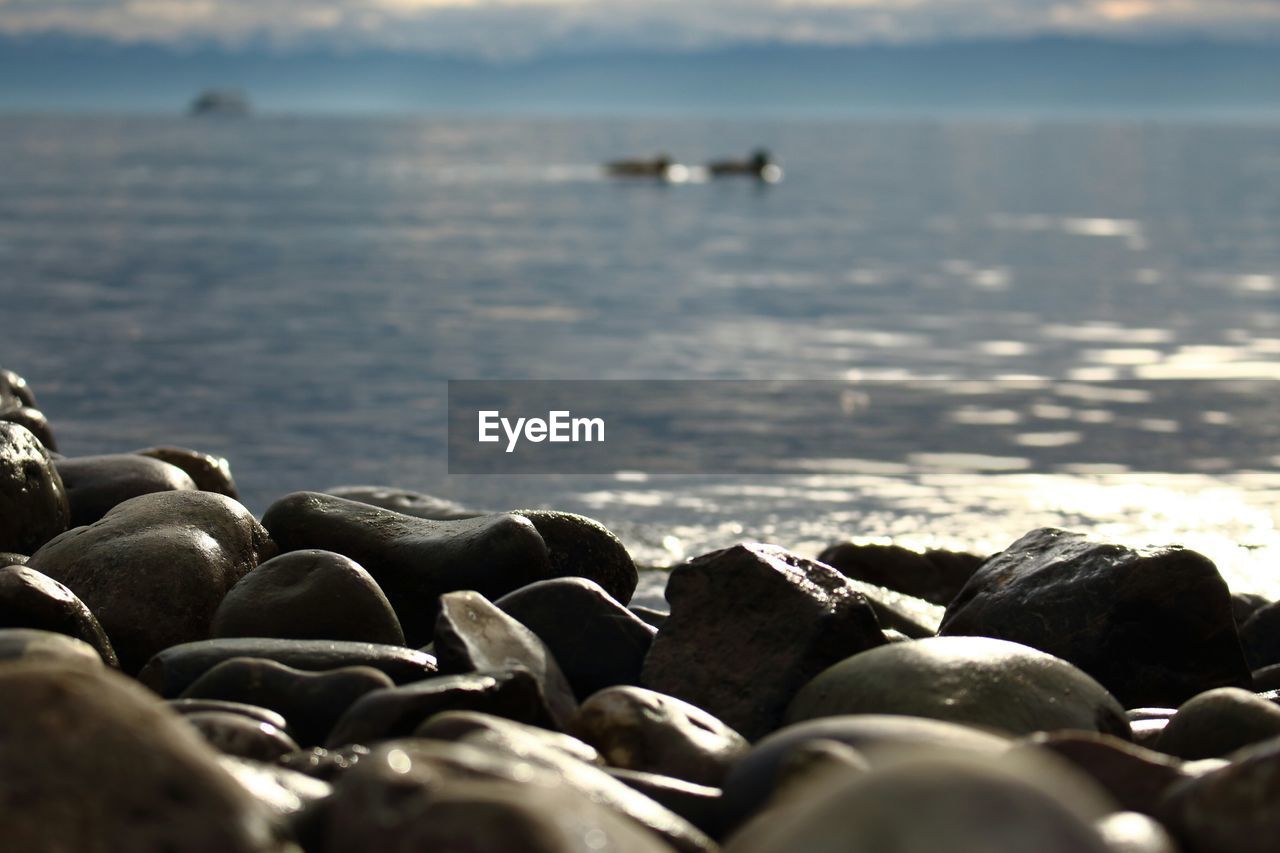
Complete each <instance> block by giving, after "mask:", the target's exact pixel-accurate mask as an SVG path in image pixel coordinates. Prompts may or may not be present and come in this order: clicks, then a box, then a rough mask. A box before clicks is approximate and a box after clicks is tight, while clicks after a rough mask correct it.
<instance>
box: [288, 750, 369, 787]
mask: <svg viewBox="0 0 1280 853" xmlns="http://www.w3.org/2000/svg"><path fill="white" fill-rule="evenodd" d="M369 752H370V749H369V747H367V746H364V745H363V744H358V743H353V744H348V745H347V746H344V747H341V748H339V749H325V748H324V747H321V746H317V747H312V748H311V749H300V750H298V751H297V752H291V753H289V754H288V755H282V756H280V757H279V758H278V759H276V764H278V765H280V766H281V767H284V768H287V769H289V770H295V771H297V772H298V773H305V774H306V775H308V776H311V777H312V778H315V779H321V780H323V781H325V782H334V781H336V780H337V778H338V777H339V776H341V775H342V774H343V773H346V772H347V771H348V770H350V769H351V768H352V767H355V766H356V765H357V764H358V763H360V760H361V759H363V758H365V757H366V756H367V755H369Z"/></svg>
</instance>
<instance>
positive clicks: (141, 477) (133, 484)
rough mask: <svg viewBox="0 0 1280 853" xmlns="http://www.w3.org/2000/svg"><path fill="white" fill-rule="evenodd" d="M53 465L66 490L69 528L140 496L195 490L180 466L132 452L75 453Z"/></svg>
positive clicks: (89, 522)
mask: <svg viewBox="0 0 1280 853" xmlns="http://www.w3.org/2000/svg"><path fill="white" fill-rule="evenodd" d="M54 465H55V466H56V467H57V469H58V476H60V477H62V483H63V485H64V486H66V489H67V502H68V503H69V504H70V506H71V526H72V527H80V526H81V525H85V524H93V523H94V522H95V521H97V520H99V519H100V518H102V517H103V516H104V515H106V514H107V513H108V512H109V511H110V510H111V508H112V507H114V506H117V505H118V504H121V503H123V502H124V501H127V500H129V498H136V497H138V496H139V495H149V494H154V493H156V492H193V491H195V490H196V484H195V483H194V482H192V480H191V478H190V477H188V476H187V474H186V472H185V471H183V470H182V469H181V468H178V467H176V466H173V465H170V464H169V463H167V462H161V461H160V460H159V459H148V458H147V457H145V456H135V455H134V454H132V453H115V454H110V455H107V456H77V457H72V458H68V459H59V460H58V461H57V462H55V463H54Z"/></svg>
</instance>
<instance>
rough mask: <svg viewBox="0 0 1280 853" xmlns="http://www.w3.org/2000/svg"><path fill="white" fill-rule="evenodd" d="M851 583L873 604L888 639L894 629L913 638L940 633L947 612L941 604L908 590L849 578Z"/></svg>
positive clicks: (904, 635)
mask: <svg viewBox="0 0 1280 853" xmlns="http://www.w3.org/2000/svg"><path fill="white" fill-rule="evenodd" d="M849 584H850V585H851V586H852V587H853V589H854V591H855V592H858V593H859V594H861V595H862V597H863V598H865V599H866V600H867V603H868V604H870V605H871V609H872V610H874V611H875V614H876V620H877V621H878V622H879V623H880V627H881V628H883V629H884V634H885V638H886V639H889V632H890V631H895V632H897V633H899V634H901V635H902V636H903V637H907V638H909V639H912V640H920V639H924V638H925V637H932V636H933V635H934V634H937V633H938V626H939V625H941V624H942V616H943V614H944V613H945V612H946V611H945V610H943V608H941V607H939V606H938V605H936V604H930V603H929V602H927V601H925V600H924V599H923V598H916V597H914V596H911V595H907V594H906V593H904V592H895V591H894V590H892V589H886V588H885V587H882V586H875V585H873V584H869V583H865V582H863V581H860V580H854V579H852V578H850V579H849Z"/></svg>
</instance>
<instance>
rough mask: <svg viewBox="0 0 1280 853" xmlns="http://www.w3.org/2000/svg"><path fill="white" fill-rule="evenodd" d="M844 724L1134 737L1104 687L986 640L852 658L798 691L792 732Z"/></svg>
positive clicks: (933, 641)
mask: <svg viewBox="0 0 1280 853" xmlns="http://www.w3.org/2000/svg"><path fill="white" fill-rule="evenodd" d="M840 714H905V715H907V716H914V717H928V718H930V719H935V720H947V721H949V722H953V723H966V724H968V725H974V726H983V727H987V728H994V729H998V730H1001V731H1004V732H1008V733H1009V734H1013V735H1023V734H1031V733H1032V732H1040V731H1058V730H1061V729H1078V730H1081V731H1099V732H1103V733H1104V734H1114V735H1118V736H1120V737H1123V738H1128V737H1129V720H1128V719H1127V718H1126V717H1125V714H1124V708H1122V707H1121V706H1120V703H1119V702H1117V701H1116V700H1115V698H1114V697H1112V696H1111V694H1109V693H1107V691H1106V690H1105V689H1103V687H1102V685H1100V684H1098V683H1097V682H1096V681H1094V680H1093V679H1092V678H1090V677H1089V676H1087V675H1085V674H1084V673H1083V672H1081V671H1080V670H1078V669H1076V668H1075V667H1073V666H1071V664H1069V663H1067V662H1066V661H1064V660H1061V659H1059V658H1055V657H1053V656H1052V655H1047V654H1045V653H1044V652H1040V651H1037V650H1035V649H1033V648H1030V647H1028V646H1022V645H1019V644H1017V643H1010V642H1006V641H1004V640H993V639H990V638H987V637H933V638H930V639H926V640H912V641H910V642H906V643H895V644H893V645H890V646H883V647H881V648H878V649H873V650H871V651H869V652H864V653H862V654H860V655H854V656H853V657H851V658H848V659H846V660H843V661H841V662H840V663H838V664H836V665H834V666H832V667H830V668H829V669H827V670H825V671H823V672H822V673H820V674H819V675H818V676H817V677H816V678H814V679H813V680H812V681H810V682H809V683H808V684H806V685H805V686H804V687H803V688H801V690H800V692H798V693H797V694H796V697H795V699H794V700H793V701H792V702H791V705H790V706H789V707H788V709H787V722H789V723H798V722H801V721H804V720H811V719H814V718H817V717H831V716H836V715H840Z"/></svg>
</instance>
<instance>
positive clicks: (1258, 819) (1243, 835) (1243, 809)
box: [1162, 740, 1280, 853]
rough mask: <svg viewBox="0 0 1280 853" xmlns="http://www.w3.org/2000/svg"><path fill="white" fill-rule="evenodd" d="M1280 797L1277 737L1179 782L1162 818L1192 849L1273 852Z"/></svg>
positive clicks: (1200, 852) (1279, 829) (1279, 831)
mask: <svg viewBox="0 0 1280 853" xmlns="http://www.w3.org/2000/svg"><path fill="white" fill-rule="evenodd" d="M1277 800H1280V741H1274V740H1273V741H1269V742H1267V743H1263V744H1259V745H1258V746H1256V747H1253V748H1251V749H1249V750H1247V751H1245V752H1244V753H1241V754H1237V755H1236V756H1233V760H1232V761H1231V763H1229V764H1226V765H1224V766H1222V767H1220V768H1218V769H1216V770H1212V771H1210V772H1208V773H1204V774H1202V775H1200V776H1197V777H1195V778H1193V779H1188V780H1187V781H1185V782H1183V783H1182V784H1180V785H1178V786H1177V787H1175V788H1174V789H1173V790H1171V791H1170V792H1169V795H1168V797H1166V799H1165V804H1164V808H1163V812H1164V819H1163V820H1162V823H1164V825H1165V826H1166V827H1168V828H1169V829H1170V830H1171V831H1172V832H1173V834H1174V836H1175V837H1176V838H1177V839H1178V841H1179V842H1180V843H1181V844H1182V845H1183V847H1184V848H1185V849H1186V850H1187V853H1273V851H1274V850H1275V845H1276V837H1277V835H1280V810H1277V809H1276V807H1275V804H1276V802H1277Z"/></svg>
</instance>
